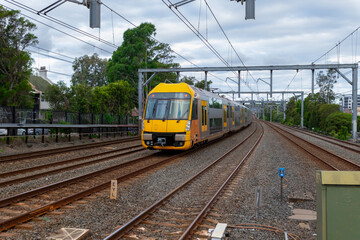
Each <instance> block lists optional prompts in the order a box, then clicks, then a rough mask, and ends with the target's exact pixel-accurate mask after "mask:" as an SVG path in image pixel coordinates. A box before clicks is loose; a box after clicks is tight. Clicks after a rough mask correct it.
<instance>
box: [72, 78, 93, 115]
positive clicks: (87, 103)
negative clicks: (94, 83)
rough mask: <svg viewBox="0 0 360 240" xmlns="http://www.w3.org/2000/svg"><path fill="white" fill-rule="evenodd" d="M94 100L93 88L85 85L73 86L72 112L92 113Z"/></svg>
mask: <svg viewBox="0 0 360 240" xmlns="http://www.w3.org/2000/svg"><path fill="white" fill-rule="evenodd" d="M92 99H93V91H92V88H91V87H90V86H88V85H85V84H77V85H73V86H71V97H70V98H69V102H70V107H69V110H70V111H72V112H79V113H90V112H91V111H90V110H91V102H92Z"/></svg>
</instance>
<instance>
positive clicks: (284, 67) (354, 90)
mask: <svg viewBox="0 0 360 240" xmlns="http://www.w3.org/2000/svg"><path fill="white" fill-rule="evenodd" d="M349 68H350V69H352V80H349V79H348V78H347V77H346V76H345V75H344V74H342V73H341V72H340V69H349ZM318 69H335V70H336V71H337V72H338V73H339V74H340V75H341V76H342V77H343V78H344V79H345V80H346V81H347V82H348V83H350V84H351V86H352V95H353V111H352V138H353V139H354V140H356V139H357V88H358V64H357V63H354V64H309V65H270V66H237V67H194V68H167V69H164V68H163V69H139V71H138V72H139V85H138V93H139V94H138V95H139V123H140V124H141V123H142V112H143V104H144V96H143V89H144V86H146V85H147V84H148V82H149V80H148V81H146V83H144V74H145V73H153V76H154V74H157V73H167V72H174V73H176V74H177V75H178V76H179V74H180V73H181V72H204V73H205V86H207V74H208V72H228V71H237V72H238V73H240V71H270V84H269V87H270V91H269V94H270V96H271V97H272V94H273V93H277V91H273V71H279V70H282V71H283V70H296V71H299V70H311V71H312V81H311V92H312V94H314V77H315V70H318ZM151 78H152V77H150V79H151ZM238 90H239V91H238V94H239V97H240V94H241V93H242V92H240V74H239V79H238ZM231 93H232V92H231ZM251 93H252V94H253V93H255V92H251ZM280 93H282V94H283V93H284V92H280ZM299 93H300V92H299ZM303 98H304V96H303V94H302V102H303ZM302 114H303V111H302ZM302 125H303V122H302ZM140 127H141V125H140Z"/></svg>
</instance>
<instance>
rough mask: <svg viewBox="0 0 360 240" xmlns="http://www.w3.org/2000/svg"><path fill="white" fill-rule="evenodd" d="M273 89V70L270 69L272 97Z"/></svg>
mask: <svg viewBox="0 0 360 240" xmlns="http://www.w3.org/2000/svg"><path fill="white" fill-rule="evenodd" d="M272 89H273V70H270V97H271V98H272Z"/></svg>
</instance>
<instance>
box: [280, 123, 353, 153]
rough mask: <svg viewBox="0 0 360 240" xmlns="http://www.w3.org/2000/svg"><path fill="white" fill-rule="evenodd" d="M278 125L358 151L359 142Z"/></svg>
mask: <svg viewBox="0 0 360 240" xmlns="http://www.w3.org/2000/svg"><path fill="white" fill-rule="evenodd" d="M279 126H280V127H283V128H287V129H290V130H292V131H296V132H299V133H301V134H305V135H308V136H311V137H314V138H317V139H320V140H322V141H325V142H328V143H331V144H334V145H336V146H339V147H342V148H345V149H347V150H349V151H352V152H355V153H360V144H357V143H352V142H349V141H343V140H339V139H336V138H333V137H328V136H324V135H322V134H318V133H314V132H311V131H308V130H300V129H297V128H294V127H289V126H286V125H279Z"/></svg>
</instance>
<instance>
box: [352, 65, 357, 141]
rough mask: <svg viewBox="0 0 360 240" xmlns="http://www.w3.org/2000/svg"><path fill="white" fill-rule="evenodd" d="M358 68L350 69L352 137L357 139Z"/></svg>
mask: <svg viewBox="0 0 360 240" xmlns="http://www.w3.org/2000/svg"><path fill="white" fill-rule="evenodd" d="M357 88H358V68H357V67H354V68H353V69H352V95H353V96H352V100H353V107H352V109H353V112H352V137H353V140H354V141H356V140H357V91H358V89H357Z"/></svg>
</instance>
